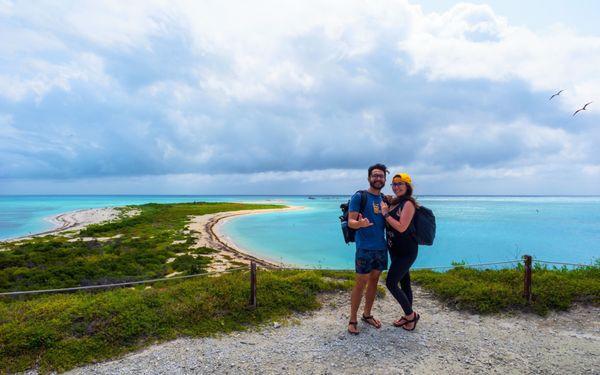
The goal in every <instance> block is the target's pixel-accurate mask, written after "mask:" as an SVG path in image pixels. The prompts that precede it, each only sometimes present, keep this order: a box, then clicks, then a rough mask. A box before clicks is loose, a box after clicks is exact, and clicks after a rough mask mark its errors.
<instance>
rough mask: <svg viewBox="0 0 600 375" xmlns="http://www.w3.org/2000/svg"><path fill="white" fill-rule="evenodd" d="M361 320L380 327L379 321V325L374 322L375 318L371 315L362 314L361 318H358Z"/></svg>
mask: <svg viewBox="0 0 600 375" xmlns="http://www.w3.org/2000/svg"><path fill="white" fill-rule="evenodd" d="M360 320H362V321H363V322H365V323H367V324H368V325H371V326H373V327H375V328H377V329H379V328H381V323H379V326H378V325H377V324H376V323H375V318H373V315H369V316H364V314H363V316H362V318H361V319H360ZM369 320H372V321H373V322H372V323H371V322H370V321H369Z"/></svg>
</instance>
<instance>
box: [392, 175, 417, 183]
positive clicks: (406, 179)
mask: <svg viewBox="0 0 600 375" xmlns="http://www.w3.org/2000/svg"><path fill="white" fill-rule="evenodd" d="M392 182H395V183H398V182H406V183H407V184H412V178H410V175H409V174H408V173H396V174H395V175H394V178H392Z"/></svg>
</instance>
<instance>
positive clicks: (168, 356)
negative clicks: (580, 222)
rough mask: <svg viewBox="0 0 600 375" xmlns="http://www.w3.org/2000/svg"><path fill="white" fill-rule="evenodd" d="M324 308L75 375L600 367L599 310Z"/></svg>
mask: <svg viewBox="0 0 600 375" xmlns="http://www.w3.org/2000/svg"><path fill="white" fill-rule="evenodd" d="M321 300H322V304H323V307H322V309H320V310H317V311H314V312H311V313H309V314H296V315H294V316H292V317H291V318H290V319H289V320H288V321H286V322H272V323H270V324H268V325H266V326H263V327H260V328H256V329H254V330H251V331H247V332H240V333H234V334H230V335H225V336H221V337H216V338H202V339H190V338H186V339H178V340H175V341H172V342H168V343H164V344H161V345H156V346H153V347H150V348H148V349H146V350H143V351H140V352H137V353H134V354H130V355H128V356H125V357H124V358H121V359H118V360H114V361H111V362H106V363H101V364H95V365H91V366H87V367H83V368H79V369H76V370H74V371H72V372H71V373H72V374H130V373H136V374H189V373H206V374H209V373H231V374H239V373H249V374H258V373H260V374H264V373H266V374H280V373H290V374H307V373H308V374H312V373H315V374H341V373H344V374H359V373H360V374H432V373H437V374H446V373H460V374H464V373H467V374H475V373H491V374H600V318H599V317H600V308H595V307H581V306H579V307H575V308H573V309H572V310H571V311H569V312H561V313H552V314H550V315H549V316H548V317H545V318H541V317H538V316H536V315H530V314H522V313H515V314H503V315H490V316H480V315H473V314H469V313H466V312H458V311H454V310H452V309H449V308H447V307H445V306H444V305H443V304H441V303H440V302H438V301H437V300H435V299H434V298H432V297H431V296H430V295H429V294H428V293H426V292H424V291H423V290H421V289H419V288H416V290H415V310H416V311H418V312H419V313H420V314H421V320H420V322H419V324H418V327H417V329H416V330H415V331H414V332H407V331H404V330H402V329H401V328H395V327H393V326H392V325H391V322H392V321H394V320H395V319H397V318H398V317H399V308H398V307H397V305H396V304H395V303H394V302H393V300H392V298H391V296H389V294H388V296H386V297H385V298H383V299H381V300H378V301H377V302H376V306H375V309H374V311H373V313H374V314H375V316H376V317H378V318H379V319H381V320H382V322H383V327H382V328H381V329H379V330H377V329H375V328H372V327H370V326H367V325H366V324H364V323H361V324H359V329H361V333H360V334H359V335H358V336H351V335H349V334H347V333H346V323H347V314H348V293H347V292H343V293H334V294H327V295H324V296H322V297H321Z"/></svg>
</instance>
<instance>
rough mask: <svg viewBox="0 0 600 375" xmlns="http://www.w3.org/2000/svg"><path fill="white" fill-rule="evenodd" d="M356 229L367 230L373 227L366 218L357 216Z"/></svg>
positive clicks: (360, 215)
mask: <svg viewBox="0 0 600 375" xmlns="http://www.w3.org/2000/svg"><path fill="white" fill-rule="evenodd" d="M357 221H358V227H359V228H367V227H370V226H371V225H373V223H371V222H370V221H369V219H367V218H366V217H363V215H362V214H358V220H357Z"/></svg>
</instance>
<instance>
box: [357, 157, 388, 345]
mask: <svg viewBox="0 0 600 375" xmlns="http://www.w3.org/2000/svg"><path fill="white" fill-rule="evenodd" d="M387 173H389V172H388V170H387V168H386V166H385V165H383V164H375V165H372V166H371V167H369V174H368V181H369V189H368V190H367V191H366V204H365V205H364V209H363V210H362V211H361V193H360V192H357V193H356V194H354V195H353V196H352V198H351V199H350V206H349V208H348V226H349V227H350V228H352V229H356V236H355V242H356V256H355V264H356V283H355V284H354V288H353V289H352V295H351V301H350V321H349V323H348V332H350V333H352V334H354V335H357V334H358V332H359V331H358V327H357V325H358V320H357V316H356V315H357V313H358V308H359V306H360V302H361V300H362V295H363V291H364V290H365V287H366V289H367V291H366V294H365V308H364V310H363V314H362V317H361V320H362V321H364V322H366V323H367V324H369V325H372V326H373V327H375V328H381V322H380V321H379V320H377V319H375V318H374V317H373V315H372V314H371V308H372V307H373V302H374V301H375V294H376V293H377V283H378V282H379V276H380V275H381V272H382V271H383V270H385V269H387V246H386V242H385V236H384V233H385V219H384V217H383V215H382V212H381V203H382V199H381V189H383V187H384V186H385V179H386V174H387Z"/></svg>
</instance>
